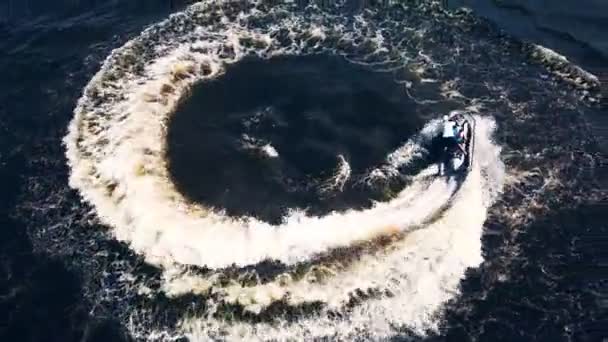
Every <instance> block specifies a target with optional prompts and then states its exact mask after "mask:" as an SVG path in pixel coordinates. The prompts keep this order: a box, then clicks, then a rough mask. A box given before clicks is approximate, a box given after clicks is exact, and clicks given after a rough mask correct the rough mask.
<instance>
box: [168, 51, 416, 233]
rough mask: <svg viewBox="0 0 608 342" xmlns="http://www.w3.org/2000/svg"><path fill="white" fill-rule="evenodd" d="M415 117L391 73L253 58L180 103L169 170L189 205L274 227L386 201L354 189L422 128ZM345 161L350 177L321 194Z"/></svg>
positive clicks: (316, 60)
mask: <svg viewBox="0 0 608 342" xmlns="http://www.w3.org/2000/svg"><path fill="white" fill-rule="evenodd" d="M414 114H415V104H414V103H413V102H411V101H410V100H408V99H407V97H406V96H404V94H403V89H402V88H401V87H399V85H398V84H396V83H395V82H394V81H393V78H392V75H391V74H390V73H381V72H374V71H372V70H369V69H368V68H365V67H361V66H357V65H355V64H352V63H349V62H348V61H346V60H344V59H343V58H342V57H338V56H327V55H311V56H286V57H280V58H273V59H270V60H263V59H258V58H247V59H245V60H242V61H240V62H238V63H236V64H234V65H231V66H230V67H228V69H227V71H226V73H225V75H223V76H221V77H219V78H217V79H215V80H212V81H208V82H201V83H200V84H198V85H196V86H195V87H194V89H193V91H192V95H191V96H190V98H188V99H187V100H185V101H184V102H183V103H182V104H181V105H180V106H179V108H178V109H177V111H176V113H175V114H174V115H173V117H172V119H171V122H170V125H169V132H168V138H167V139H168V153H167V155H168V159H169V160H168V161H169V172H170V174H171V177H172V178H173V181H174V182H175V184H176V186H177V188H178V190H179V191H180V192H181V193H182V194H184V196H186V197H187V198H188V199H190V200H192V201H195V202H199V203H202V204H204V205H206V206H211V207H214V208H217V209H222V210H225V211H226V213H227V214H228V215H232V216H244V215H247V216H254V217H257V218H259V219H263V220H265V221H268V222H271V223H273V224H277V223H280V219H281V217H283V216H284V215H285V213H286V211H287V209H289V208H300V209H307V210H308V211H309V212H310V213H312V214H315V215H322V214H325V213H328V212H330V211H333V210H345V209H349V208H356V209H361V208H364V207H369V206H370V205H371V200H372V199H375V200H378V199H379V197H381V196H380V195H379V194H376V193H374V192H373V191H372V190H371V189H368V188H366V187H363V186H355V183H356V180H357V178H358V176H359V177H360V176H361V175H363V174H365V173H366V170H369V169H371V168H373V167H376V166H378V165H380V164H381V163H382V162H383V161H384V160H385V158H386V156H387V154H388V153H390V152H391V151H393V150H394V149H395V148H397V147H398V146H399V145H401V144H402V143H403V142H405V141H406V140H407V138H408V137H409V136H411V134H412V133H414V132H415V131H416V130H417V129H419V128H420V126H421V122H420V121H421V120H419V119H418V118H417V117H416V115H414ZM270 146H272V148H274V150H276V152H277V153H278V156H277V155H275V154H273V153H272V152H273V151H272V149H271V148H269V147H270ZM339 156H343V158H344V160H346V161H347V162H348V164H349V165H350V168H351V177H350V178H349V179H348V181H346V183H345V184H344V187H343V188H342V189H341V188H340V187H336V188H335V189H331V187H330V188H329V189H330V190H326V191H322V190H321V189H322V188H324V187H325V188H326V189H327V185H329V184H332V177H333V176H334V174H335V173H336V171H337V170H338V169H339V168H340V167H341V161H340V157H339Z"/></svg>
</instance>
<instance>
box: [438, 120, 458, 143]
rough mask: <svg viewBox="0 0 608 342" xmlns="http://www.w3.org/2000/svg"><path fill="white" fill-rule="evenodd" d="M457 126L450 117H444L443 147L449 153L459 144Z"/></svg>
mask: <svg viewBox="0 0 608 342" xmlns="http://www.w3.org/2000/svg"><path fill="white" fill-rule="evenodd" d="M456 134H457V125H456V122H454V121H453V120H452V119H450V117H449V116H447V115H444V116H443V134H442V135H441V137H442V140H443V146H444V147H445V148H446V149H447V150H448V151H449V150H451V149H452V148H453V147H454V146H456V145H457V144H458V142H457V140H456V139H457V137H456Z"/></svg>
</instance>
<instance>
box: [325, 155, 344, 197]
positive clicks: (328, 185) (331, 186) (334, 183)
mask: <svg viewBox="0 0 608 342" xmlns="http://www.w3.org/2000/svg"><path fill="white" fill-rule="evenodd" d="M337 159H338V167H337V168H336V171H335V173H334V175H333V176H332V177H331V178H330V179H329V180H327V181H326V182H325V183H324V184H323V185H322V186H321V188H320V189H319V190H320V191H321V193H327V192H331V191H336V190H337V191H342V190H344V184H346V182H347V181H348V179H349V178H350V175H351V172H352V169H351V168H350V164H349V163H348V161H346V158H344V156H343V155H341V154H340V155H338V158H337Z"/></svg>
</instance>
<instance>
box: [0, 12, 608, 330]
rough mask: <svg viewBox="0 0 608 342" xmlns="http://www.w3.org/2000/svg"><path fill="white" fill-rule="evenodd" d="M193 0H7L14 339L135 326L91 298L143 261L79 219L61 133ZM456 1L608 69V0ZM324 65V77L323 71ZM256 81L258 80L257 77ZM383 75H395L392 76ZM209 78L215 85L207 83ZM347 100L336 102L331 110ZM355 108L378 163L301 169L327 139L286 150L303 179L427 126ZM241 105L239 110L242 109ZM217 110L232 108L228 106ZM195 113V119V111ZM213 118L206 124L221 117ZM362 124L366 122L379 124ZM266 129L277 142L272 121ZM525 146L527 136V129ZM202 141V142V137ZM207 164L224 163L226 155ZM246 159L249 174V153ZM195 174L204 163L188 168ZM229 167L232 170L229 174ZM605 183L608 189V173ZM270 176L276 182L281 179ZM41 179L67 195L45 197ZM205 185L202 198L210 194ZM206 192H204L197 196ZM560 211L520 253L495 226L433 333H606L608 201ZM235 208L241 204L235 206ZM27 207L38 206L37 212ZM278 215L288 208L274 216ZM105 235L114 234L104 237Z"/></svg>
mask: <svg viewBox="0 0 608 342" xmlns="http://www.w3.org/2000/svg"><path fill="white" fill-rule="evenodd" d="M183 5H184V4H183V3H181V2H180V1H173V2H171V1H165V0H147V1H103V0H99V1H93V0H91V1H88V2H87V1H82V2H74V1H53V2H49V1H35V0H29V1H18V2H17V1H10V0H9V1H8V2H7V1H6V0H5V1H3V2H2V3H0V75H2V77H1V78H0V227H1V229H0V341H119V340H129V339H131V337H129V336H126V333H125V332H124V331H125V329H124V326H122V324H124V323H125V322H118V321H116V320H114V319H113V317H112V316H111V312H112V310H111V308H100V306H98V305H97V302H96V299H95V298H90V297H87V296H85V293H87V292H91V293H95V291H93V290H91V289H94V288H103V284H100V283H99V281H98V280H96V279H95V278H94V277H92V276H91V275H90V274H87V272H83V270H84V269H87V268H89V267H92V266H95V265H91V263H99V262H101V263H107V264H112V263H117V262H120V260H121V259H120V257H119V255H129V258H132V259H134V260H138V259H137V257H136V256H133V255H132V254H131V252H129V251H128V249H127V248H126V247H125V246H123V245H120V244H118V243H113V242H111V241H107V240H106V239H103V238H101V236H102V234H103V233H102V231H103V228H101V227H99V230H98V231H97V230H95V231H91V230H83V229H80V228H81V226H83V225H84V224H85V223H86V222H89V221H90V220H91V219H92V218H91V215H90V214H87V213H83V212H81V213H79V214H77V215H68V214H67V213H69V212H71V211H72V210H73V208H74V207H76V206H78V203H79V201H80V199H79V196H78V194H76V193H75V192H74V191H65V190H64V189H65V184H66V183H67V176H68V172H69V171H68V169H67V167H66V165H65V164H66V160H65V157H64V148H63V147H62V145H61V139H62V138H63V136H64V135H65V133H66V127H67V124H68V122H69V121H70V120H71V118H72V116H73V113H72V111H73V108H74V106H75V102H76V101H77V99H78V98H79V97H80V94H81V91H82V88H83V87H84V86H85V85H86V83H87V82H88V81H89V79H90V77H91V76H92V75H93V74H94V73H95V72H96V71H97V70H98V68H99V64H100V62H101V61H103V59H104V58H105V57H106V56H107V55H108V54H109V52H110V51H111V49H113V48H116V47H118V46H120V45H122V44H123V43H124V42H125V41H127V40H128V39H130V38H132V37H133V36H135V35H137V34H138V33H139V32H140V31H141V30H142V29H143V28H144V27H145V26H147V25H149V24H151V23H154V22H156V21H158V20H160V19H162V18H164V17H166V16H167V15H168V14H170V13H172V12H174V11H176V10H178V9H180V8H182V6H183ZM449 5H450V6H459V5H468V6H471V7H472V8H473V9H474V10H475V11H477V13H479V14H480V15H482V16H486V17H488V18H489V19H490V20H491V21H493V22H495V23H496V24H497V25H498V26H499V27H501V28H503V29H504V30H505V31H506V32H508V33H510V34H513V35H515V36H516V37H519V38H521V39H528V40H531V41H533V42H537V43H539V44H541V45H545V46H547V47H550V48H552V49H554V50H556V51H559V52H561V53H562V54H564V55H566V56H567V57H569V58H570V59H572V60H573V61H575V62H576V63H578V64H579V65H581V66H583V67H585V68H587V69H588V70H590V71H594V72H597V74H601V73H603V72H605V71H604V68H605V67H607V68H608V64H607V62H606V61H607V59H608V2H606V1H601V0H585V1H576V2H572V1H540V0H539V1H523V0H522V1H515V0H510V1H494V2H490V1H481V0H480V1H477V0H475V1H465V0H461V1H460V0H459V1H450V2H449ZM251 63H255V62H251ZM284 63H285V64H284V66H283V67H285V68H290V67H293V65H292V64H290V63H303V64H304V65H299V66H298V67H297V68H298V69H299V70H305V67H306V65H307V63H316V64H318V62H317V61H304V62H294V61H289V60H287V61H285V62H284ZM322 63H327V68H328V69H327V71H328V72H331V71H332V70H336V69H335V68H336V67H337V68H340V67H343V66H339V65H338V66H335V65H332V63H334V62H332V61H322ZM243 65H245V64H243ZM264 67H267V66H264V65H258V66H256V68H260V69H256V70H257V71H260V70H264V69H263V68H264ZM315 70H317V71H315V72H318V70H319V69H315ZM321 70H322V69H321ZM352 72H353V73H354V75H350V76H349V77H348V80H349V81H352V82H354V83H352V84H351V85H352V87H351V88H349V89H347V90H340V91H344V92H345V93H340V94H342V95H344V96H352V97H354V98H355V97H356V96H357V92H370V91H372V90H370V89H367V88H366V86H365V85H361V84H357V83H356V82H355V81H353V80H356V77H357V74H356V73H357V72H360V71H352ZM237 75H238V73H237ZM247 76H248V77H256V75H255V73H254V75H253V76H252V75H250V74H248V75H247ZM241 77H243V76H241ZM257 77H262V76H261V74H260V75H257ZM264 77H265V76H264ZM278 77H283V76H281V75H279V76H278ZM317 77H321V78H324V77H328V74H327V73H322V74H319V75H317ZM366 77H367V76H366ZM378 82H379V83H382V80H378ZM326 84H327V83H326ZM216 86H219V87H222V86H243V83H242V82H240V81H238V80H237V81H236V82H234V83H225V84H223V85H222V84H221V83H219V85H216ZM205 87H214V85H213V84H211V85H210V84H207V85H205ZM303 87H304V88H307V89H310V87H305V86H303ZM259 91H263V90H261V89H254V91H253V92H251V94H250V95H251V99H250V100H251V101H250V102H232V101H230V99H229V98H224V99H223V100H224V101H226V102H225V103H226V104H227V105H228V104H231V105H235V106H237V107H238V106H241V105H248V107H247V108H245V110H251V108H257V107H260V106H267V105H268V103H273V101H278V100H277V99H279V100H280V99H281V94H280V89H277V91H276V92H275V91H272V93H271V95H272V96H270V98H268V101H264V103H256V101H259V99H260V97H258V96H256V94H257V93H256V92H259ZM243 92H245V90H243ZM388 93H390V90H388ZM372 95H373V94H372ZM386 95H387V93H386V92H384V94H383V96H382V98H381V99H379V100H378V101H377V102H376V106H380V107H382V106H387V107H391V108H392V107H396V106H400V109H398V110H397V112H398V113H403V114H404V115H407V111H408V110H409V109H410V108H412V107H413V104H411V103H401V102H399V101H406V100H399V101H396V102H391V101H387V100H386V98H387V97H386ZM311 96H316V95H315V94H311ZM366 96H369V94H367V95H366ZM389 98H390V96H389ZM304 100H305V98H292V99H288V101H287V103H286V105H289V104H290V102H291V103H292V104H294V103H295V104H296V105H297V106H298V107H299V108H304V109H303V116H302V117H301V119H302V120H303V118H306V117H307V116H306V115H304V114H306V113H305V112H307V111H308V112H309V114H310V112H314V110H315V109H314V108H307V107H306V106H305V105H306V103H300V101H304ZM194 101H201V102H200V103H201V105H202V104H204V105H205V106H208V103H209V101H208V99H205V98H200V99H193V102H191V103H193V104H196V103H197V102H194ZM214 101H218V99H217V98H215V99H214ZM337 105H338V104H336V103H334V104H332V103H328V104H327V106H329V107H327V108H332V107H331V106H337ZM186 106H187V105H186ZM302 106H303V107H302ZM352 109H353V110H355V111H356V113H357V115H356V116H357V120H363V121H365V120H370V121H371V122H369V125H371V126H372V127H378V132H379V133H378V135H379V136H384V137H385V143H384V144H380V145H378V146H359V147H357V148H361V149H366V148H367V149H368V152H369V153H368V156H369V157H368V158H370V160H360V161H358V160H356V159H355V158H354V156H353V154H352V153H349V149H350V148H353V147H352V146H353V145H351V144H350V143H345V144H344V149H343V150H340V151H336V150H332V151H327V155H326V158H319V162H322V163H323V165H308V164H307V163H303V164H302V165H299V164H298V163H299V162H300V161H299V160H298V157H299V156H301V154H302V153H307V152H306V151H307V150H306V148H310V149H309V150H308V153H314V154H319V155H323V151H324V147H323V146H322V145H320V146H319V145H314V144H313V145H314V146H307V147H306V148H304V149H303V150H297V151H291V152H286V153H287V155H290V156H291V158H293V159H292V162H293V164H294V165H296V166H295V167H294V168H292V169H289V170H294V171H289V172H294V174H295V175H296V176H295V178H297V172H298V171H297V170H299V169H302V168H306V167H310V168H311V169H310V170H309V173H311V174H321V173H322V172H321V171H320V170H326V169H333V168H334V167H335V165H336V160H335V155H336V154H344V155H346V156H351V157H352V158H351V159H349V160H351V161H352V163H351V165H352V166H353V170H354V171H355V170H360V169H363V168H365V167H367V166H368V165H370V164H373V163H375V162H376V161H377V159H378V158H381V156H383V155H384V154H385V152H386V150H390V149H392V148H393V147H394V146H395V145H396V144H397V145H398V144H399V143H400V142H401V140H400V139H401V137H400V138H397V137H396V136H397V135H396V132H397V131H403V133H404V135H405V136H407V135H408V134H409V133H411V132H408V129H412V130H414V129H417V128H418V127H419V125H420V123H418V122H407V123H403V124H402V123H401V122H400V121H399V120H401V119H403V120H408V118H407V117H404V118H395V122H378V121H376V120H377V118H375V117H371V116H366V115H368V114H369V113H370V108H366V107H365V106H364V105H363V106H358V107H357V108H352ZM239 110H240V108H234V110H233V111H232V112H239ZM343 110H346V109H343ZM189 111H196V108H189V109H188V108H186V109H184V111H183V112H181V113H182V114H180V115H186V114H187V113H188V112H189ZM332 112H334V111H333V110H332ZM337 112H338V113H339V112H340V110H338V111H337ZM217 113H218V114H220V112H219V111H218V112H217ZM279 114H280V113H279ZM180 115H177V116H176V120H180V117H181V116H180ZM279 116H280V115H279ZM184 118H185V119H189V118H190V116H186V117H184ZM588 119H589V122H590V125H591V126H592V128H593V129H592V130H593V131H594V132H596V134H597V140H598V141H599V143H600V148H603V149H604V151H605V148H606V147H605V145H604V143H605V141H606V140H605V134H606V121H605V120H606V118H605V115H604V116H601V115H596V116H595V117H590V118H588ZM336 120H338V119H336ZM199 124H200V125H203V126H204V125H206V124H208V123H206V122H199ZM343 124H344V125H347V126H348V125H353V123H352V122H350V120H344V122H343ZM360 124H361V127H363V126H364V125H366V124H368V123H366V122H360ZM547 124H549V125H550V124H552V123H550V122H547ZM288 126H289V123H288ZM174 127H176V126H174ZM361 127H351V128H352V129H353V134H355V135H357V134H363V133H362V132H361V131H360V129H361ZM311 129H312V128H311ZM186 133H187V132H186ZM258 133H259V134H260V137H262V138H264V131H263V130H262V131H260V132H258ZM313 133H314V134H318V135H322V134H323V132H322V131H319V130H316V129H315V130H314V131H311V132H310V134H313ZM235 134H236V133H235ZM294 134H295V135H297V134H306V132H298V131H295V132H286V133H285V136H284V137H282V138H283V139H286V138H287V137H290V136H292V135H294ZM528 134H531V133H528ZM307 135H308V134H307ZM177 138H179V139H192V138H193V135H188V134H181V132H180V135H179V137H176V139H177ZM323 139H342V140H344V141H348V139H349V137H348V136H339V135H338V134H337V133H336V132H329V133H328V134H327V135H326V136H323V137H318V138H316V139H314V142H317V141H323ZM273 140H275V141H281V137H279V139H278V140H277V137H273ZM357 140H358V139H357ZM379 140H381V139H377V140H374V141H375V142H377V141H379ZM522 141H525V139H524V138H522ZM174 144H175V145H174V146H175V148H179V140H175V141H174ZM188 146H190V148H192V146H196V144H194V145H193V144H189V145H188ZM332 146H336V145H334V144H332ZM198 147H199V148H201V150H200V152H197V153H200V154H199V156H200V157H201V158H213V153H210V152H214V151H207V150H205V146H204V145H200V146H198ZM276 148H277V150H278V151H279V153H283V151H285V150H286V149H285V148H283V147H282V146H280V145H277V146H276ZM376 149H377V151H376ZM561 157H563V156H561ZM556 158H557V157H556ZM597 158H598V160H600V161H601V160H603V161H604V163H603V164H602V162H600V163H599V165H600V166H602V165H604V166H605V160H606V159H605V156H600V155H598V156H597ZM601 158H604V159H601ZM323 161H324V162H323ZM179 162H180V161H175V163H176V164H175V165H176V172H180V171H179V170H178V168H179V166H178V165H179ZM200 162H201V164H202V163H211V164H213V160H201V161H200ZM234 167H235V170H238V168H239V165H238V162H235V165H234ZM261 167H262V168H263V167H265V166H261ZM281 170H283V169H281ZM181 172H203V171H202V170H194V171H187V170H184V169H182V171H181ZM223 174H224V173H222V172H219V171H218V174H217V175H218V176H221V175H223ZM252 176H254V175H252ZM600 180H601V181H603V182H604V183H603V184H606V183H605V181H606V176H605V174H604V176H603V178H602V177H600ZM273 181H274V180H270V182H271V183H272V182H273ZM261 184H265V185H264V186H266V185H268V184H270V183H259V185H261ZM190 186H192V184H186V187H187V188H190ZM41 188H45V189H54V190H56V191H54V192H53V191H51V192H50V193H49V192H46V191H45V192H42V191H41V190H40V189H41ZM217 191H219V190H217ZM217 191H216V193H212V194H211V195H208V194H206V195H205V196H210V197H205V196H203V197H204V199H206V200H209V198H211V199H212V200H214V201H219V202H218V203H221V205H226V203H227V202H226V200H225V199H223V201H224V202H222V200H218V196H219V195H218V194H219V192H217ZM277 191H278V195H277V192H270V193H269V194H268V196H269V197H268V198H266V199H261V200H276V198H275V197H274V196H278V197H279V198H281V201H285V200H286V199H285V196H287V195H285V194H286V193H285V192H284V190H277ZM197 194H198V195H200V196H202V195H201V193H200V192H197ZM197 194H193V195H192V196H194V197H196V196H197ZM281 196H283V197H281ZM305 197H306V196H305ZM290 198H291V197H290ZM25 199H27V201H25ZM307 200H308V199H307ZM296 202H297V200H296ZM27 203H48V205H49V206H54V210H53V211H52V212H53V213H54V214H53V215H55V216H53V217H45V218H41V217H40V216H38V215H36V212H37V210H38V208H35V207H28V205H27ZM237 204H238V203H237ZM349 205H351V204H349ZM552 206H553V207H552V208H551V209H552V210H551V212H550V214H548V215H544V216H543V217H541V218H539V219H537V220H535V221H534V222H532V223H531V224H530V226H529V227H527V228H526V230H525V231H524V232H522V233H520V234H519V235H517V237H516V238H515V239H514V240H513V241H510V242H508V244H513V245H515V248H512V249H508V247H513V246H505V243H504V240H503V235H502V234H501V233H500V232H501V231H502V228H504V227H487V228H488V229H487V233H486V235H485V236H484V248H485V252H486V259H488V260H489V261H488V262H486V263H484V265H483V266H482V267H481V268H480V269H477V270H472V271H471V272H470V274H469V275H468V277H467V280H466V281H464V282H463V292H464V294H463V296H462V298H460V299H459V301H458V302H456V303H453V305H451V306H450V307H449V308H448V314H447V320H448V324H447V325H446V328H445V330H444V331H443V333H442V334H441V335H440V336H436V337H433V338H432V340H437V341H590V342H592V341H593V342H594V341H602V338H608V328H607V327H608V312H607V308H608V305H607V303H606V298H608V297H607V296H608V295H607V294H608V274H607V273H608V271H607V269H606V262H607V260H608V259H607V257H606V248H608V237H607V233H608V223H607V222H608V220H607V216H606V206H605V204H604V203H596V202H585V201H584V199H583V200H582V201H581V202H580V204H577V205H576V206H575V207H574V208H571V207H567V206H566V205H565V204H564V203H559V202H556V203H552ZM562 206H563V208H562ZM235 208H240V206H239V205H235ZM235 210H236V209H235ZM250 210H256V209H255V208H254V209H250ZM23 213H30V215H31V216H27V215H24V214H23ZM273 215H274V217H276V213H274V214H272V213H271V216H273ZM47 219H48V221H46V220H47ZM66 221H67V222H66ZM48 222H63V223H65V224H67V225H69V226H70V227H71V228H72V229H73V231H74V233H73V234H71V235H70V236H65V235H64V233H63V231H62V230H60V229H55V228H54V226H53V225H49V224H48ZM98 235H99V236H100V238H99V239H96V237H97V236H98ZM47 239H63V240H66V241H68V242H69V241H71V239H73V241H74V246H75V247H73V248H65V249H58V248H57V247H56V245H54V244H51V243H47ZM97 240H98V241H100V242H99V244H98V245H95V246H89V248H90V249H91V250H94V251H97V252H98V253H99V254H100V255H102V256H101V257H100V258H98V259H96V260H95V261H91V260H87V258H86V255H87V254H86V253H84V252H83V251H82V250H81V249H79V248H78V247H76V246H78V241H97ZM507 249H508V250H509V252H508V253H510V254H512V257H511V258H509V259H508V260H509V261H508V263H507V262H504V261H503V260H502V259H492V256H493V255H497V254H500V253H501V251H504V250H507ZM99 260H101V261H99ZM598 265H600V266H598ZM601 265H603V266H601ZM138 267H140V268H141V270H143V271H142V273H145V272H154V271H153V270H149V269H148V268H147V266H146V265H144V264H143V263H141V262H140V266H138ZM507 275H508V276H507ZM503 279H504V280H503ZM488 284H493V285H492V286H488ZM496 284H499V285H496ZM108 295H109V296H110V295H111V294H108ZM161 307H162V306H161Z"/></svg>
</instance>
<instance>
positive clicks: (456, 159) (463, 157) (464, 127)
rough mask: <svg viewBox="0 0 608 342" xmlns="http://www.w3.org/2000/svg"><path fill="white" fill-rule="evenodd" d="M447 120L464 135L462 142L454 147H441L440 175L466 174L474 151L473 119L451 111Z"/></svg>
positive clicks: (468, 115)
mask: <svg viewBox="0 0 608 342" xmlns="http://www.w3.org/2000/svg"><path fill="white" fill-rule="evenodd" d="M449 120H450V121H454V122H456V124H457V125H458V127H459V128H460V130H461V132H463V133H464V141H463V142H462V143H461V144H460V146H461V147H459V146H458V145H454V146H444V147H443V158H442V160H441V162H440V166H439V167H440V170H439V172H440V174H442V175H456V174H463V173H466V172H467V171H468V170H469V169H470V168H471V166H472V165H473V153H474V150H475V134H474V133H475V118H473V116H471V115H470V114H468V113H465V112H461V111H453V112H451V113H450V115H449Z"/></svg>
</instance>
